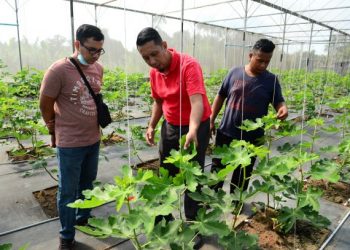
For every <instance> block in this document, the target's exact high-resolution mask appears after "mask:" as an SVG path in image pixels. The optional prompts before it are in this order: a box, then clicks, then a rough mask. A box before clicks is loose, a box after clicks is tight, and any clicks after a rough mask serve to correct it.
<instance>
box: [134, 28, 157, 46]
mask: <svg viewBox="0 0 350 250" xmlns="http://www.w3.org/2000/svg"><path fill="white" fill-rule="evenodd" d="M150 41H153V42H154V43H155V44H157V45H160V44H162V42H163V39H162V37H161V36H160V35H159V33H158V31H156V30H155V29H153V28H151V27H147V28H144V29H143V30H141V31H140V33H139V34H138V35H137V39H136V45H137V46H142V45H144V44H145V43H148V42H150Z"/></svg>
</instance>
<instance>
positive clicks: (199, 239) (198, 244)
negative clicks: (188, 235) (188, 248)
mask: <svg viewBox="0 0 350 250" xmlns="http://www.w3.org/2000/svg"><path fill="white" fill-rule="evenodd" d="M203 245H204V242H203V236H202V235H201V234H197V236H196V238H195V239H194V246H193V249H195V250H198V249H200V248H201V247H202V246H203Z"/></svg>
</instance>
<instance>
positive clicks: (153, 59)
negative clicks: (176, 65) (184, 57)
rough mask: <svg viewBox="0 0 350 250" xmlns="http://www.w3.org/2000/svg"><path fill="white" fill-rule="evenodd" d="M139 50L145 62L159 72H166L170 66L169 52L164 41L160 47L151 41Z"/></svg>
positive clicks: (139, 47) (138, 48)
mask: <svg viewBox="0 0 350 250" xmlns="http://www.w3.org/2000/svg"><path fill="white" fill-rule="evenodd" d="M137 50H138V51H139V53H140V55H141V56H142V58H143V60H145V62H146V63H147V64H148V65H149V66H150V67H152V68H155V69H157V70H158V71H159V72H165V71H166V70H167V69H168V68H169V66H170V57H169V55H168V52H167V44H166V42H165V41H163V42H162V43H161V44H160V45H157V44H155V43H154V41H149V42H147V43H145V44H144V45H142V46H138V47H137Z"/></svg>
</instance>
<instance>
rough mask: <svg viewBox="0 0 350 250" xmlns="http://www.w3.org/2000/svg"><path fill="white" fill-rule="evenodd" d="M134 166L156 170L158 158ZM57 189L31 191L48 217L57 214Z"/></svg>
mask: <svg viewBox="0 0 350 250" xmlns="http://www.w3.org/2000/svg"><path fill="white" fill-rule="evenodd" d="M136 168H142V169H150V170H158V169H159V159H152V160H149V161H145V162H143V163H140V164H138V165H136ZM57 189H58V186H53V187H49V188H45V189H42V190H39V191H35V192H33V195H34V197H35V199H36V200H37V201H38V203H39V204H40V206H41V208H42V209H43V211H44V213H45V214H46V215H47V216H48V217H49V218H54V217H57V216H58V212H57V200H56V196H57Z"/></svg>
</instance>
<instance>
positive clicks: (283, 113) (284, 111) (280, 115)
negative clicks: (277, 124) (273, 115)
mask: <svg viewBox="0 0 350 250" xmlns="http://www.w3.org/2000/svg"><path fill="white" fill-rule="evenodd" d="M287 116H288V108H287V106H286V105H285V104H284V103H282V104H281V105H279V106H278V108H277V119H280V120H284V119H286V118H287Z"/></svg>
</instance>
